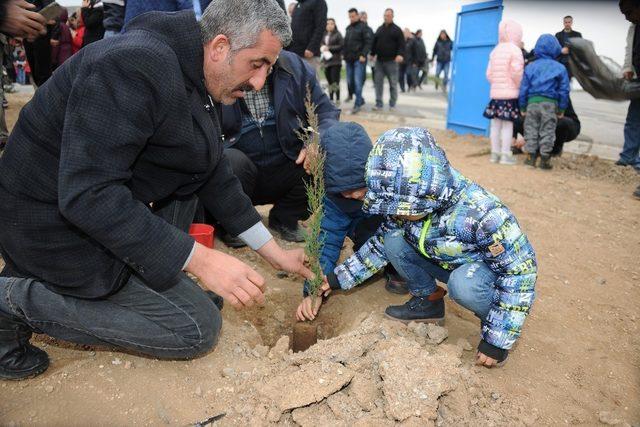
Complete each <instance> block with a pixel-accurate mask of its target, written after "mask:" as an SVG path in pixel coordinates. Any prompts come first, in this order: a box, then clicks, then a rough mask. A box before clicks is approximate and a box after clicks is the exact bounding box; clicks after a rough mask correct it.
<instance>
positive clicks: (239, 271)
mask: <svg viewBox="0 0 640 427" xmlns="http://www.w3.org/2000/svg"><path fill="white" fill-rule="evenodd" d="M186 271H188V272H189V273H191V274H194V275H195V276H197V277H198V278H199V279H200V281H201V282H202V284H203V285H204V286H205V288H207V289H209V290H212V291H213V292H215V293H217V294H218V295H220V296H221V297H222V298H224V299H225V300H226V301H228V302H229V304H231V305H232V306H234V307H235V308H245V307H251V306H252V305H254V304H255V303H258V304H264V288H265V283H264V279H263V278H262V276H260V275H259V274H258V273H256V272H255V271H254V270H253V269H252V268H251V267H249V266H248V265H247V264H245V263H243V262H242V261H240V260H238V259H236V258H234V257H232V256H230V255H227V254H225V253H223V252H220V251H216V250H214V249H209V248H207V247H206V246H203V245H201V244H200V243H196V249H195V252H194V253H193V257H192V258H191V261H190V262H189V264H188V265H187V268H186Z"/></svg>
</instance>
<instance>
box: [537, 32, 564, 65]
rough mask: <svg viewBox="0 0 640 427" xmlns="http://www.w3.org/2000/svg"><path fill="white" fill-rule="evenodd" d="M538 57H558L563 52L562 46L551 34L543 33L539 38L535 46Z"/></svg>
mask: <svg viewBox="0 0 640 427" xmlns="http://www.w3.org/2000/svg"><path fill="white" fill-rule="evenodd" d="M534 53H535V55H536V58H547V59H556V58H557V57H558V56H560V54H561V53H562V47H561V46H560V43H559V42H558V39H556V38H555V37H554V36H552V35H551V34H543V35H541V36H540V38H538V41H537V42H536V47H535V48H534Z"/></svg>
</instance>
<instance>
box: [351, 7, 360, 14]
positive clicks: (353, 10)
mask: <svg viewBox="0 0 640 427" xmlns="http://www.w3.org/2000/svg"><path fill="white" fill-rule="evenodd" d="M349 13H358V9H356V8H355V7H352V8H351V9H349Z"/></svg>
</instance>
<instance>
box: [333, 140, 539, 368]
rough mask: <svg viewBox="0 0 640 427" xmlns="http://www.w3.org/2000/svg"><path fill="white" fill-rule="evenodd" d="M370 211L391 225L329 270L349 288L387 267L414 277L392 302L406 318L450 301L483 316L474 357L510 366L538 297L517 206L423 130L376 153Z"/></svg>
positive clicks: (336, 285) (425, 315) (426, 315)
mask: <svg viewBox="0 0 640 427" xmlns="http://www.w3.org/2000/svg"><path fill="white" fill-rule="evenodd" d="M366 183H367V192H366V195H365V197H364V207H363V210H364V212H366V213H368V214H370V215H382V216H383V217H384V222H383V223H382V225H381V226H380V228H379V229H378V230H377V232H376V233H375V235H374V236H373V237H371V238H370V239H369V241H368V242H367V243H366V244H364V245H363V246H362V247H361V248H360V249H359V250H358V251H357V252H356V253H354V254H353V255H352V256H351V257H350V258H349V259H347V260H346V261H345V262H344V263H342V264H341V265H339V266H338V267H336V268H335V269H334V270H333V272H330V273H329V274H328V275H327V282H328V285H327V284H325V288H324V289H325V291H326V290H327V289H328V286H330V287H331V288H332V289H351V288H353V287H354V286H357V285H359V284H361V283H362V282H364V281H365V280H367V279H368V278H369V277H371V276H372V275H374V274H375V273H376V272H377V271H379V270H381V269H382V268H384V267H385V266H386V265H388V264H391V265H393V266H394V267H395V268H396V270H397V271H398V274H399V275H400V277H402V278H403V279H404V280H406V282H407V286H408V288H409V292H410V294H411V299H410V300H409V301H407V302H406V303H405V304H404V305H400V306H389V307H388V308H387V309H386V315H387V316H388V317H390V318H392V319H395V320H399V321H402V322H410V321H417V322H440V321H442V320H443V319H444V314H445V305H444V300H443V297H444V295H445V294H446V291H445V290H444V289H443V288H440V287H439V286H436V279H437V280H439V281H441V282H443V283H446V284H447V288H448V291H449V293H450V295H451V297H452V299H453V300H454V301H455V302H457V303H458V304H460V305H462V306H463V307H465V308H467V309H469V310H471V311H472V312H473V313H475V315H476V316H477V317H478V318H480V321H481V335H482V339H481V341H480V344H479V346H478V353H477V363H479V364H482V365H485V366H488V367H491V366H493V365H495V364H498V363H500V362H503V361H504V360H505V359H506V358H507V355H508V352H509V349H510V348H511V347H512V346H513V344H514V343H515V341H516V339H517V338H518V336H519V335H520V331H521V328H522V325H523V323H524V320H525V318H526V316H527V314H528V313H529V310H530V308H531V305H532V303H533V300H534V296H535V292H534V286H535V282H536V276H537V264H536V257H535V253H534V250H533V248H532V246H531V244H530V243H529V241H528V239H527V237H526V236H525V235H524V234H523V233H522V231H521V230H520V226H519V225H518V222H517V221H516V219H515V217H514V216H513V214H512V213H511V211H510V210H509V209H508V208H507V207H506V206H505V205H504V204H503V203H502V202H501V201H500V200H499V199H498V198H497V197H496V196H494V195H493V194H491V193H489V192H488V191H486V190H485V189H483V188H482V187H480V186H479V185H478V184H475V183H474V182H472V181H471V180H469V179H467V178H465V177H464V176H463V175H462V174H461V173H460V172H458V171H457V170H456V169H454V168H453V167H452V166H451V165H450V164H449V162H448V160H447V157H446V155H445V153H444V151H443V150H442V149H441V148H440V147H439V146H438V145H437V144H436V141H435V139H434V138H433V136H432V135H431V134H430V133H429V132H428V131H427V130H426V129H422V128H399V129H393V130H390V131H387V132H386V133H384V134H383V135H382V136H381V137H380V138H379V139H378V142H377V143H376V145H375V146H374V147H373V150H372V152H371V154H370V156H369V159H368V162H367V171H366Z"/></svg>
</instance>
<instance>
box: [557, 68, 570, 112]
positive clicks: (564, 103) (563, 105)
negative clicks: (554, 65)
mask: <svg viewBox="0 0 640 427" xmlns="http://www.w3.org/2000/svg"><path fill="white" fill-rule="evenodd" d="M559 79H560V84H559V89H558V93H559V95H560V99H559V101H558V109H559V110H560V111H562V112H564V110H566V109H567V107H568V106H569V91H570V90H571V81H570V80H569V73H567V69H566V68H564V67H562V72H561V73H560V76H559Z"/></svg>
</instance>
